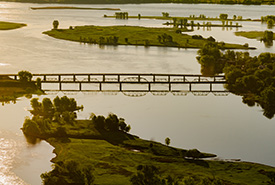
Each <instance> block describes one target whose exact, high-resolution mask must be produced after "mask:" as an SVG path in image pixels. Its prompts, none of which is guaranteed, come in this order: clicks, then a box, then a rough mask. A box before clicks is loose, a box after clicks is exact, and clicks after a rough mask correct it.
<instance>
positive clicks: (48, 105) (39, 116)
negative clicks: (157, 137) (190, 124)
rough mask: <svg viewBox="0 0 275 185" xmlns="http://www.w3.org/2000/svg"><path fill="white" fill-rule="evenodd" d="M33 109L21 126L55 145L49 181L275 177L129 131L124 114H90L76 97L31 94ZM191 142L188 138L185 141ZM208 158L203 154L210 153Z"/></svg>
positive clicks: (210, 183)
mask: <svg viewBox="0 0 275 185" xmlns="http://www.w3.org/2000/svg"><path fill="white" fill-rule="evenodd" d="M31 106H32V110H30V112H31V114H32V115H33V116H32V118H26V119H25V122H24V124H23V128H22V131H23V133H24V134H25V136H26V138H27V139H28V141H29V142H33V143H35V141H37V140H38V139H43V140H46V141H47V142H48V143H50V144H51V145H52V146H53V147H54V148H55V149H54V153H55V154H56V157H55V158H53V159H52V162H53V163H54V165H53V170H52V171H50V172H45V173H43V174H42V175H41V178H42V179H43V183H44V185H56V184H63V185H67V184H78V185H80V184H81V185H91V184H100V185H107V184H108V185H109V184H116V185H127V184H129V185H130V184H132V185H140V184H144V185H176V184H177V185H190V184H198V185H218V184H219V185H228V184H230V185H237V184H247V185H253V184H255V185H260V184H272V183H274V182H275V168H274V167H270V166H266V165H261V164H256V163H250V162H241V161H239V160H237V161H235V162H233V161H231V162H229V161H222V160H213V159H212V158H213V157H215V156H216V155H214V154H208V153H201V152H200V151H198V150H197V149H191V150H185V149H179V148H175V147H171V146H169V144H170V139H169V138H166V139H165V143H166V145H164V144H161V143H159V142H155V141H148V140H144V139H141V138H139V137H138V136H134V135H131V134H129V133H128V132H129V131H130V128H131V127H130V125H127V124H126V123H125V119H123V118H118V116H116V115H115V114H112V113H110V114H109V115H108V117H104V116H100V115H98V116H97V115H95V114H91V117H90V119H88V120H78V119H77V118H76V117H77V114H76V112H77V111H80V110H83V106H78V105H77V102H76V101H75V99H73V98H68V97H66V96H63V97H61V98H60V97H56V98H54V99H53V101H52V100H50V99H49V98H44V99H43V100H42V102H39V101H38V99H37V98H33V99H32V100H31ZM185 142H186V141H185ZM209 157H210V159H208V160H205V159H204V158H209Z"/></svg>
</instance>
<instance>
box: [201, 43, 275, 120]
mask: <svg viewBox="0 0 275 185" xmlns="http://www.w3.org/2000/svg"><path fill="white" fill-rule="evenodd" d="M198 54H199V56H198V57H197V59H198V61H199V63H200V64H201V72H202V73H203V74H204V75H206V76H211V75H214V74H218V73H223V72H224V74H225V78H226V81H227V84H226V86H225V87H226V88H227V89H228V90H229V91H230V92H232V93H234V94H237V95H241V96H243V102H244V103H246V104H247V105H249V106H254V105H255V104H257V105H260V106H261V107H262V108H263V110H264V113H263V114H264V116H266V117H267V118H269V119H271V118H273V117H274V114H275V55H274V54H272V53H262V54H260V55H259V56H255V57H252V56H250V55H249V53H248V52H234V51H230V50H227V51H226V52H225V53H224V54H223V53H222V52H221V51H220V50H219V48H218V47H217V45H215V44H213V43H208V44H206V45H205V46H204V47H203V48H202V49H200V50H199V51H198Z"/></svg>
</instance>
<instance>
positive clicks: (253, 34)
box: [235, 31, 275, 40]
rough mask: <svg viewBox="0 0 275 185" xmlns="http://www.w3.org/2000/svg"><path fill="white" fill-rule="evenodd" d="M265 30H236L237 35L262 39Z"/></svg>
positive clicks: (274, 36) (274, 37)
mask: <svg viewBox="0 0 275 185" xmlns="http://www.w3.org/2000/svg"><path fill="white" fill-rule="evenodd" d="M264 34H265V32H264V31H239V32H235V35H236V36H242V37H246V38H248V39H257V40H261V39H262V38H263V37H264ZM273 39H275V34H274V33H273Z"/></svg>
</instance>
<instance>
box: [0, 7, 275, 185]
mask: <svg viewBox="0 0 275 185" xmlns="http://www.w3.org/2000/svg"><path fill="white" fill-rule="evenodd" d="M38 6H44V5H39V4H20V3H5V2H1V3H0V21H14V22H22V23H26V24H28V26H27V27H24V28H21V29H17V30H12V31H1V32H0V53H1V55H0V73H17V72H18V71H20V70H22V69H24V70H29V71H31V72H32V73H58V72H68V73H69V72H75V73H76V72H83V73H84V72H135V73H138V72H148V73H190V74H193V73H195V74H198V73H199V72H200V66H199V65H198V63H197V62H196V59H195V57H196V52H197V50H195V49H187V50H185V49H180V50H179V49H175V48H156V47H150V48H144V47H130V46H118V47H105V48H99V47H98V46H93V45H84V44H79V43H77V42H68V41H63V40H56V39H53V38H50V37H48V36H46V35H43V34H41V33H42V32H43V31H46V30H49V29H51V27H52V22H53V20H55V19H57V20H59V23H60V28H68V27H69V26H76V25H91V24H94V25H139V26H158V27H162V23H163V21H160V20H134V19H133V20H114V19H106V18H103V15H104V14H107V15H112V14H114V12H111V11H84V10H59V11H54V10H36V11H33V10H30V7H38ZM52 6H55V5H54V4H52ZM70 6H74V5H70ZM77 6H79V5H77ZM82 7H114V8H116V7H118V8H121V10H122V11H127V12H129V14H130V15H137V14H139V13H140V14H141V15H161V12H169V13H170V15H171V16H189V15H193V14H194V15H199V14H205V15H206V16H210V17H216V16H219V14H220V13H228V14H229V17H232V16H233V15H241V16H243V17H244V18H247V17H250V18H260V16H265V15H272V14H273V12H274V11H273V10H274V8H273V6H242V5H181V4H157V5H156V4H146V5H82ZM241 24H242V25H243V28H240V29H239V31H242V30H266V25H261V24H260V23H254V22H253V23H252V22H243V23H241ZM234 31H236V29H232V30H230V29H229V30H224V31H222V29H221V28H215V29H212V30H211V31H206V30H203V29H200V30H195V31H194V32H193V33H190V34H201V35H203V36H204V37H209V36H213V37H214V38H216V39H217V40H219V41H225V42H232V43H241V44H244V43H249V45H250V46H255V47H257V48H258V49H257V50H255V51H251V55H258V54H259V53H261V52H274V48H273V47H271V48H265V47H264V45H263V43H260V42H259V41H256V40H250V39H246V38H242V37H236V36H234ZM273 31H274V30H273ZM56 95H59V96H62V95H64V94H63V93H61V92H59V93H58V94H49V95H47V96H41V97H39V98H41V99H42V98H43V97H50V98H54V97H55V96H56ZM66 95H68V96H70V97H74V98H76V99H77V101H78V102H79V104H82V105H84V107H85V109H84V111H83V112H81V113H79V117H80V118H88V117H89V114H90V113H91V112H94V113H96V114H102V115H107V114H108V113H109V112H113V113H115V114H117V115H118V116H121V117H124V118H125V119H126V122H127V123H129V124H130V125H131V127H132V130H131V133H133V134H136V135H139V136H140V137H142V138H145V139H152V140H155V141H159V142H164V139H165V138H166V137H170V139H171V145H173V146H176V147H182V148H187V149H192V148H197V149H199V150H201V151H204V152H212V153H216V154H217V155H218V156H220V157H221V158H226V159H236V158H239V159H242V160H245V161H253V162H258V163H263V164H267V165H271V166H275V158H274V156H275V148H274V142H275V135H274V131H275V122H274V119H273V120H268V119H266V118H265V117H263V116H262V112H261V109H260V108H259V107H253V108H250V107H247V106H246V105H244V104H242V102H241V97H238V96H235V95H232V94H230V95H229V96H226V97H217V96H214V95H213V94H210V95H208V96H203V97H201V96H194V95H192V94H188V95H187V96H173V95H172V94H168V95H166V96H153V95H152V94H147V95H146V96H143V97H139V98H132V97H127V96H124V95H123V94H121V93H119V94H117V95H110V94H104V93H97V94H95V93H93V94H91V93H90V94H85V93H77V94H66ZM29 109H30V105H29V99H27V98H20V99H19V100H18V101H17V103H16V104H9V105H5V106H2V107H0V117H1V123H0V184H32V185H37V184H40V183H41V180H40V177H39V175H40V174H41V173H43V172H45V171H49V170H50V169H51V163H50V159H51V158H52V157H54V155H53V154H52V149H53V148H52V147H51V146H49V145H48V144H46V143H45V142H41V143H40V144H38V145H35V146H31V145H28V144H27V143H26V141H25V139H24V137H23V135H22V133H21V130H20V127H22V124H23V121H24V118H25V117H26V116H30V114H29V112H28V110H29Z"/></svg>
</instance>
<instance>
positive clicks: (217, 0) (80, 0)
mask: <svg viewBox="0 0 275 185" xmlns="http://www.w3.org/2000/svg"><path fill="white" fill-rule="evenodd" d="M1 1H2V0H1ZM4 1H10V2H27V3H64V4H140V3H211V4H247V5H251V4H254V5H260V4H268V5H273V4H275V2H274V0H4Z"/></svg>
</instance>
